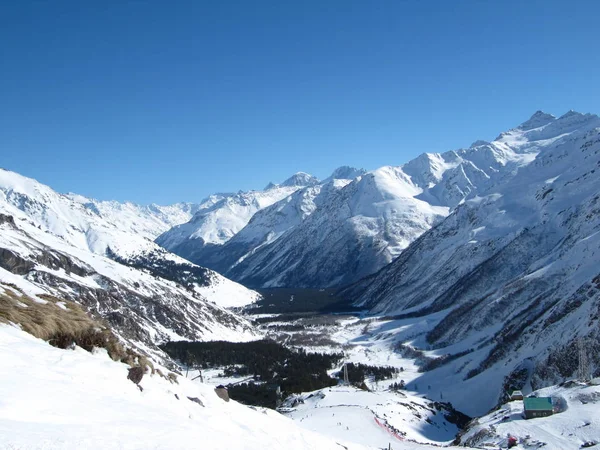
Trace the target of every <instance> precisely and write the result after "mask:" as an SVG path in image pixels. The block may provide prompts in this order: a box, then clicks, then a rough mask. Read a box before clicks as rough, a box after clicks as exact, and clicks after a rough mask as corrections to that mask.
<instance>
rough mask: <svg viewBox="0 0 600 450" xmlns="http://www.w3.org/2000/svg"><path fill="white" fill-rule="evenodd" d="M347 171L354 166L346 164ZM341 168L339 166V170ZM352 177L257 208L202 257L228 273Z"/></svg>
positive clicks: (323, 184) (328, 182) (310, 187)
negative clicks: (236, 230) (227, 236)
mask: <svg viewBox="0 0 600 450" xmlns="http://www.w3.org/2000/svg"><path fill="white" fill-rule="evenodd" d="M345 169H346V173H347V174H353V173H356V172H357V171H356V170H355V169H350V168H345ZM338 171H339V170H338ZM350 181H351V180H349V179H330V180H329V181H327V182H324V183H321V184H318V185H314V186H308V187H305V188H302V189H299V190H297V191H296V192H294V193H293V194H291V195H288V196H287V197H285V198H283V199H282V200H279V201H278V202H276V203H274V204H273V205H271V206H268V207H266V208H263V209H261V210H260V211H257V212H256V213H255V214H254V215H253V216H252V218H251V219H250V221H249V223H248V224H247V225H246V226H245V227H244V228H242V229H241V230H240V231H239V232H238V233H237V234H235V235H234V236H233V237H232V238H231V239H230V240H228V241H227V242H225V243H224V244H223V245H219V246H212V247H207V248H206V249H205V251H204V252H203V254H202V261H203V262H204V263H205V264H206V265H207V266H208V267H211V268H213V269H215V270H217V271H219V272H220V273H223V274H225V275H227V274H229V273H230V271H231V273H235V271H232V268H233V267H235V266H236V265H238V264H239V263H241V262H242V261H243V260H244V259H245V258H247V257H248V256H250V255H252V254H253V253H255V252H257V251H259V250H260V249H261V248H263V247H267V246H269V245H270V244H272V243H273V242H275V241H276V240H277V239H279V238H280V237H282V236H284V235H285V234H286V233H287V232H289V231H290V230H293V229H294V228H295V227H297V226H299V225H300V224H301V223H302V222H303V221H304V220H306V218H307V217H308V216H310V215H311V214H312V213H313V212H314V211H315V210H316V209H317V208H318V207H319V206H320V205H322V204H323V203H324V202H326V201H327V199H328V198H329V197H331V196H332V195H335V193H336V192H337V191H338V190H339V189H341V188H343V187H344V186H346V185H347V184H348V183H350Z"/></svg>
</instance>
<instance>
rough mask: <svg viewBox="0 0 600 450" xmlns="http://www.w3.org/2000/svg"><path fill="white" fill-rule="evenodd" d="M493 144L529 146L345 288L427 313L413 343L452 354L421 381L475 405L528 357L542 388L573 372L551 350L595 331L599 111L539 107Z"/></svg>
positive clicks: (382, 308) (391, 309)
mask: <svg viewBox="0 0 600 450" xmlns="http://www.w3.org/2000/svg"><path fill="white" fill-rule="evenodd" d="M492 144H493V145H494V147H497V148H500V147H502V146H507V147H510V148H511V149H513V150H514V152H515V154H517V155H519V154H520V155H525V156H527V155H528V156H527V157H530V156H531V155H536V156H535V159H534V160H533V161H531V162H529V163H527V164H521V165H520V167H519V168H518V170H516V171H515V172H514V174H512V175H511V176H510V177H508V178H507V177H504V176H503V177H501V178H497V180H496V181H495V182H494V183H491V184H489V185H488V186H487V187H486V189H485V190H480V191H478V192H477V193H476V194H471V195H470V196H469V197H468V198H467V200H466V201H465V202H462V203H461V204H460V205H459V206H458V207H457V208H456V209H455V210H454V212H453V213H452V214H451V215H450V216H449V217H448V218H446V219H445V220H444V221H443V222H441V223H440V224H439V225H437V226H435V227H434V228H433V229H432V230H430V231H429V232H427V233H425V234H424V235H422V236H421V237H420V238H418V239H417V240H416V241H414V242H413V243H412V244H411V245H410V246H409V247H408V248H407V249H406V250H405V251H404V252H403V253H402V254H401V255H400V256H399V257H398V258H397V259H396V260H395V261H394V262H393V263H392V264H390V265H389V266H387V267H385V268H384V269H382V270H381V271H380V272H378V273H377V274H376V275H374V276H372V277H369V278H368V279H365V280H363V281H361V282H359V283H357V284H356V285H354V286H352V287H351V288H349V289H348V290H347V291H346V292H345V294H346V295H348V296H350V297H352V298H354V299H356V301H357V303H358V304H361V305H363V306H365V307H369V308H371V310H372V312H373V313H377V314H394V315H401V316H400V317H406V318H407V319H408V318H412V319H410V320H412V321H413V322H418V321H419V318H421V321H423V322H427V324H428V326H427V328H428V329H427V330H423V331H422V332H421V333H420V334H417V335H416V336H413V341H412V344H413V345H414V346H416V347H418V348H421V349H425V350H427V349H430V348H432V347H433V348H434V349H435V351H436V353H437V355H438V356H441V355H444V354H446V355H456V359H453V360H452V362H451V363H448V364H446V365H443V366H442V367H440V368H439V369H436V370H434V371H432V372H430V373H426V374H424V375H423V376H422V380H423V382H425V383H428V384H431V386H432V389H437V390H444V396H445V398H448V399H449V400H451V401H452V402H453V403H454V404H455V406H456V407H457V408H458V409H462V410H463V411H465V412H466V413H470V414H476V413H483V412H485V411H486V409H487V408H490V407H492V406H494V405H495V404H496V402H497V401H498V400H499V399H500V398H501V396H502V395H503V389H502V386H503V382H504V381H505V377H506V376H508V375H509V374H511V373H512V372H514V371H518V370H520V369H523V368H525V367H526V366H528V365H533V368H532V369H531V370H530V371H531V372H532V373H530V374H529V377H531V378H532V380H533V382H534V384H536V385H537V387H541V386H544V385H546V384H548V383H551V382H556V380H558V381H561V380H562V379H564V377H566V376H570V375H572V374H573V371H574V370H575V369H576V365H571V367H570V368H564V367H559V365H557V364H555V363H553V362H552V361H553V360H556V358H555V357H554V359H553V355H556V354H557V352H560V351H562V350H561V349H562V347H563V346H565V345H568V344H569V343H571V342H572V340H573V339H575V338H576V337H578V336H590V337H591V338H593V339H594V340H597V339H598V325H599V324H598V317H599V315H598V310H599V309H600V283H599V279H600V278H599V275H600V271H599V269H598V267H600V264H599V263H600V233H599V231H600V219H599V217H600V215H599V214H598V211H599V210H600V182H599V180H600V178H598V173H600V172H599V170H600V119H599V118H598V117H597V116H594V115H590V114H580V113H575V112H569V113H567V114H565V115H563V116H561V117H560V118H558V119H555V118H553V117H552V116H549V115H545V114H543V113H536V115H534V116H533V117H532V118H531V119H530V120H529V121H528V122H526V123H525V124H523V125H521V126H520V127H517V128H515V129H513V130H510V131H509V132H506V133H503V134H501V135H500V136H499V137H498V139H497V140H496V141H495V142H493V143H492ZM485 145H487V144H485ZM460 352H469V353H468V354H466V355H463V356H460V355H459V354H460ZM547 358H550V360H548V361H547V360H546V359H547ZM595 358H596V359H597V357H595ZM513 375H514V374H513ZM463 381H464V383H462V382H463ZM420 383H421V382H420ZM465 390H469V391H470V392H477V396H476V398H477V402H476V404H472V402H469V401H466V400H465V398H464V392H465Z"/></svg>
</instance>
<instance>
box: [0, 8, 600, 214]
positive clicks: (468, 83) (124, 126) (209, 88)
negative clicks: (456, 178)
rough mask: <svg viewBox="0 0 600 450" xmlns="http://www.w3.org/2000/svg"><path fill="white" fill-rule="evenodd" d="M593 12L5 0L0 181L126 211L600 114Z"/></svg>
mask: <svg viewBox="0 0 600 450" xmlns="http://www.w3.org/2000/svg"><path fill="white" fill-rule="evenodd" d="M598 17H600V2H598V1H581V0H578V1H560V2H558V1H530V0H527V1H522V0H519V1H450V0H439V1H414V2H413V1H401V0H392V1H353V0H342V1H333V0H319V1H305V0H303V1H294V2H293V1H285V0H284V1H280V0H277V1H270V2H267V1H260V0H252V1H250V0H240V1H236V2H232V1H200V0H194V1H183V0H178V1H174V2H167V1H142V0H139V1H133V0H130V1H126V0H119V1H117V0H115V1H108V0H106V1H80V0H78V1H71V2H68V1H61V0H52V1H50V0H48V1H26V0H19V1H4V2H1V3H0V61H1V63H0V65H1V68H0V155H1V158H0V167H5V168H7V169H11V170H15V171H17V172H20V173H22V174H24V175H27V176H31V177H34V178H37V179H38V180H40V181H42V182H44V183H46V184H49V185H50V186H52V187H53V188H54V189H56V190H58V191H60V192H77V193H81V194H84V195H88V196H92V197H95V198H99V199H117V200H131V201H135V202H139V203H150V202H157V203H171V202H177V201H198V200H200V199H201V198H202V197H204V196H205V195H207V194H209V193H212V192H217V191H231V190H238V189H244V190H246V189H252V188H255V189H259V188H262V187H263V186H264V185H265V184H267V182H269V181H275V182H278V181H282V180H283V179H284V178H286V177H287V176H289V175H291V174H292V173H294V172H297V171H306V172H310V173H312V174H314V175H316V176H318V177H321V178H324V177H326V176H327V175H328V174H329V173H330V172H331V171H332V170H333V169H335V168H336V167H337V166H340V165H353V166H357V167H364V168H366V169H374V168H377V167H379V166H382V165H387V164H391V165H399V164H401V163H403V162H405V161H407V160H409V159H411V158H413V157H415V156H417V155H418V154H420V153H422V152H426V151H427V152H441V151H445V150H451V149H456V148H459V147H464V146H468V145H469V144H470V143H471V142H472V141H474V140H476V139H492V138H494V137H495V136H496V135H497V134H498V133H499V132H501V131H503V130H505V129H507V128H510V127H512V126H515V125H517V124H518V123H520V122H522V121H524V120H526V119H527V118H528V117H529V116H530V115H531V114H532V113H533V112H535V111H536V110H537V109H543V110H545V111H547V112H551V113H553V114H555V115H559V114H563V113H564V112H566V111H567V110H569V109H575V110H578V111H581V112H594V113H600V83H599V82H598V80H600V31H599V30H600V26H599V23H598Z"/></svg>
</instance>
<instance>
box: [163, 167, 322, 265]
mask: <svg viewBox="0 0 600 450" xmlns="http://www.w3.org/2000/svg"><path fill="white" fill-rule="evenodd" d="M318 183H319V181H318V180H317V179H316V178H314V177H313V176H311V175H309V174H307V173H304V172H298V173H296V174H295V175H293V176H291V177H290V178H288V179H287V180H285V181H284V182H283V183H281V184H273V183H269V184H268V185H267V186H266V187H265V189H264V190H262V191H249V192H238V193H237V194H220V195H217V196H211V197H209V200H210V201H211V202H212V204H209V203H207V202H206V201H205V202H204V204H203V206H205V207H202V208H201V209H200V210H199V211H198V212H196V214H195V215H194V216H193V217H192V219H191V220H190V221H189V222H187V223H184V224H181V225H178V226H175V227H173V228H172V229H170V230H169V231H166V232H165V233H163V234H161V235H160V236H159V237H158V238H157V239H156V242H157V243H158V244H159V245H161V246H163V247H164V248H166V249H167V250H170V251H172V252H174V253H176V254H178V255H180V256H182V257H184V258H186V259H188V260H189V261H192V262H198V261H203V262H202V264H203V265H205V266H207V267H211V268H213V267H212V266H211V263H210V262H211V254H212V253H213V252H214V247H215V246H221V245H223V244H224V243H225V242H227V241H228V240H229V239H231V238H232V237H233V236H235V235H236V234H237V233H238V232H239V231H240V230H241V229H242V228H244V227H245V226H246V225H247V224H248V222H249V221H250V219H251V218H252V216H253V215H254V214H255V213H256V212H257V211H260V210H261V209H263V208H266V207H268V206H270V205H272V204H273V203H276V202H278V201H279V200H281V199H283V198H286V197H288V196H289V195H291V194H293V193H294V192H296V191H297V190H299V189H301V188H303V187H307V186H314V185H316V184H318Z"/></svg>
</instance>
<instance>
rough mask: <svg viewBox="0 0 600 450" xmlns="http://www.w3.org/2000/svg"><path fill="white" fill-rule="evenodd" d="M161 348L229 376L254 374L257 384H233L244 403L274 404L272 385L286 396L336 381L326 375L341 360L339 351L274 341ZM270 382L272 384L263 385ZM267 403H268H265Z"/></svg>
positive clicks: (233, 392) (236, 396)
mask: <svg viewBox="0 0 600 450" xmlns="http://www.w3.org/2000/svg"><path fill="white" fill-rule="evenodd" d="M161 348H162V349H163V350H164V351H165V352H166V353H167V354H169V356H171V357H172V358H174V359H176V360H178V361H180V362H182V363H183V364H185V365H187V366H193V367H199V368H204V369H207V368H218V367H223V368H224V370H223V371H224V374H225V375H227V376H236V375H237V376H253V377H254V379H255V380H256V381H257V383H253V382H250V383H246V384H245V385H236V386H231V387H230V392H229V394H230V397H231V398H233V399H234V400H239V401H241V402H243V403H247V404H252V405H258V406H270V407H274V406H275V405H274V401H273V400H274V399H273V395H272V394H271V393H270V391H271V390H273V389H272V386H273V385H279V386H280V388H281V391H282V392H283V394H284V395H286V394H291V393H300V392H307V391H313V390H316V389H322V388H324V387H328V386H334V385H336V384H337V380H336V379H334V378H331V377H330V376H329V375H328V374H327V370H329V369H331V368H332V367H334V366H335V365H336V364H338V363H339V362H340V361H341V360H342V357H343V355H342V354H340V353H334V354H323V353H307V352H306V351H305V350H303V349H300V350H293V349H289V348H287V347H284V346H283V345H281V344H278V343H276V342H274V341H271V340H262V341H253V342H225V341H214V342H188V341H179V342H168V343H166V344H164V345H162V346H161ZM262 383H267V384H268V385H269V386H267V385H265V384H262ZM266 403H268V405H267V404H266Z"/></svg>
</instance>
